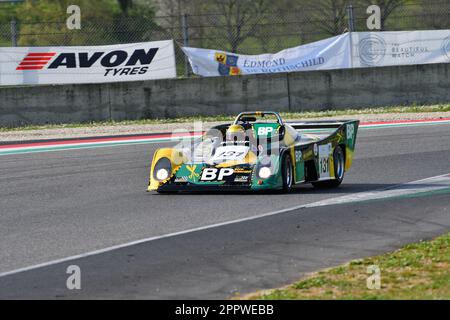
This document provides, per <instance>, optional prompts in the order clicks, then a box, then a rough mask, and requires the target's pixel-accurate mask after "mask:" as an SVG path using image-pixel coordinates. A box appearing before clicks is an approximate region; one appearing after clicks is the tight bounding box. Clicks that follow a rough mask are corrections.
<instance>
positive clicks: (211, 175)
mask: <svg viewBox="0 0 450 320" xmlns="http://www.w3.org/2000/svg"><path fill="white" fill-rule="evenodd" d="M233 173H234V169H232V168H221V169H217V168H204V169H203V171H202V176H201V177H200V181H223V180H224V178H225V177H229V176H231V175H233Z"/></svg>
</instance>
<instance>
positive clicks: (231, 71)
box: [183, 33, 351, 77]
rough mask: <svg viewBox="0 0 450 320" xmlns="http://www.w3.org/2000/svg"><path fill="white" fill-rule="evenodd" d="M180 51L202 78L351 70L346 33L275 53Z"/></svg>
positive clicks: (192, 49)
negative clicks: (249, 53)
mask: <svg viewBox="0 0 450 320" xmlns="http://www.w3.org/2000/svg"><path fill="white" fill-rule="evenodd" d="M183 51H184V53H185V54H186V55H187V56H188V59H189V62H190V64H191V67H192V70H193V72H194V73H195V74H197V75H201V76H205V77H208V76H224V75H240V74H243V75H245V74H257V73H276V72H293V71H306V70H326V69H340V68H350V67H351V64H350V45H349V35H348V34H347V33H346V34H343V35H339V36H336V37H332V38H328V39H325V40H321V41H317V42H313V43H309V44H305V45H301V46H298V47H295V48H289V49H285V50H283V51H280V52H278V53H275V54H261V55H243V54H234V53H230V52H224V51H220V50H209V49H199V48H190V47H184V48H183Z"/></svg>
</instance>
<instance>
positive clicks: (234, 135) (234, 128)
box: [226, 124, 245, 141]
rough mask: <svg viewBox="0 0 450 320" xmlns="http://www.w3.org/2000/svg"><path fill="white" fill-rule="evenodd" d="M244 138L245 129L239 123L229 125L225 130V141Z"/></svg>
mask: <svg viewBox="0 0 450 320" xmlns="http://www.w3.org/2000/svg"><path fill="white" fill-rule="evenodd" d="M244 138H245V129H244V127H243V126H241V125H240V124H233V125H231V126H230V127H229V128H228V129H227V132H226V139H227V141H234V140H243V139H244Z"/></svg>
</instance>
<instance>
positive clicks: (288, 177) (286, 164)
mask: <svg viewBox="0 0 450 320" xmlns="http://www.w3.org/2000/svg"><path fill="white" fill-rule="evenodd" d="M281 170H282V177H283V191H284V192H289V191H291V190H292V185H293V181H294V175H293V170H292V160H291V157H290V156H289V155H285V156H284V157H283V162H282V168H281Z"/></svg>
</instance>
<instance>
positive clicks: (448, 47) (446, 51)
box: [442, 36, 450, 60]
mask: <svg viewBox="0 0 450 320" xmlns="http://www.w3.org/2000/svg"><path fill="white" fill-rule="evenodd" d="M442 54H443V55H444V56H445V57H446V58H447V60H450V36H449V37H447V38H445V39H444V41H442Z"/></svg>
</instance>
